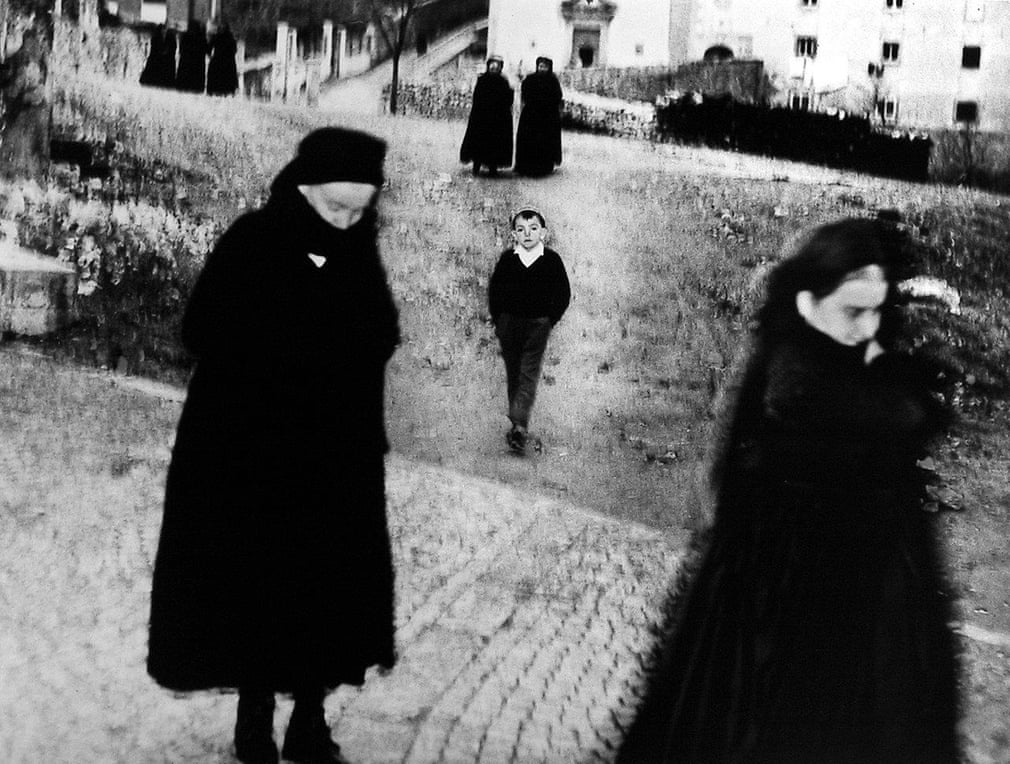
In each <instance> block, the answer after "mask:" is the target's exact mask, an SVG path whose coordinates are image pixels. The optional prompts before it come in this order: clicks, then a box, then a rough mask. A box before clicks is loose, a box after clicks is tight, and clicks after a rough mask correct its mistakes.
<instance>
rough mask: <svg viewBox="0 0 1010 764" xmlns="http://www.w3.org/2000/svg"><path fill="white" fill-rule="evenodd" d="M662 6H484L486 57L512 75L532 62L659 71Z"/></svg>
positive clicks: (544, 0)
mask: <svg viewBox="0 0 1010 764" xmlns="http://www.w3.org/2000/svg"><path fill="white" fill-rule="evenodd" d="M669 25H670V3H669V1H668V0H619V2H609V1H608V0H559V1H557V2H555V1H553V0H490V8H489V14H488V52H489V53H496V54H498V55H501V56H503V57H504V58H505V67H506V69H507V70H509V71H512V72H528V71H530V70H531V69H533V68H534V67H535V61H536V58H537V56H547V57H548V58H551V59H553V61H554V68H555V69H562V68H566V67H572V66H616V67H630V66H663V65H666V64H668V63H669V61H670V40H669V33H670V26H669Z"/></svg>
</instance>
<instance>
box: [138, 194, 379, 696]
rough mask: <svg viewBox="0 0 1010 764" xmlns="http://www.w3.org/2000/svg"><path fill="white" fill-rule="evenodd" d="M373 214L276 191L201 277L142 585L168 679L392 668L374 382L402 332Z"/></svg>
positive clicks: (159, 669) (195, 683)
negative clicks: (157, 527)
mask: <svg viewBox="0 0 1010 764" xmlns="http://www.w3.org/2000/svg"><path fill="white" fill-rule="evenodd" d="M374 221H375V218H374V214H373V213H369V215H367V216H366V218H365V219H364V220H362V221H361V222H360V223H358V224H356V225H355V226H353V227H352V228H351V229H349V230H348V231H344V232H342V231H339V230H337V229H335V228H332V227H330V226H329V225H327V224H326V223H325V222H323V221H322V219H321V218H319V217H318V216H317V215H316V213H315V212H314V211H312V209H311V208H310V207H309V206H308V204H307V203H306V202H305V200H304V199H303V198H302V197H301V196H300V195H299V194H298V193H297V191H295V190H293V189H292V188H276V187H275V190H274V193H273V195H272V197H271V199H270V202H269V203H268V204H267V206H266V207H265V208H264V209H263V210H261V211H257V212H253V213H250V214H247V215H245V216H243V217H242V218H240V219H239V220H238V221H236V222H235V224H234V225H233V226H232V227H231V228H230V229H229V230H228V231H227V232H226V233H225V234H224V235H223V236H222V238H221V240H220V242H219V243H218V245H217V247H216V248H215V250H214V251H213V253H212V254H211V255H210V257H209V259H208V260H207V263H206V266H205V268H204V270H203V272H202V274H201V275H200V277H199V280H198V282H197V284H196V287H195V290H194V292H193V296H192V299H191V301H190V303H189V306H188V308H187V310H186V314H185V320H184V327H183V341H184V343H185V345H186V347H187V348H188V349H189V350H190V351H191V352H192V353H194V354H195V355H196V357H197V359H198V361H197V366H196V369H195V372H194V374H193V378H192V381H191V382H190V386H189V394H188V397H187V400H186V404H185V407H184V409H183V412H182V417H181V420H180V422H179V428H178V433H177V436H176V441H175V447H174V450H173V452H172V461H171V466H170V468H169V473H168V482H167V491H166V497H165V509H164V521H163V525H162V530H161V539H160V543H159V546H158V553H157V559H156V562H155V569H154V582H153V591H152V598H151V620H150V639H149V655H148V671H149V672H150V674H151V675H152V676H153V677H154V679H155V680H157V681H158V682H159V683H160V684H162V685H163V686H165V687H169V688H172V689H176V690H194V689H202V688H234V687H240V686H243V685H255V686H259V687H269V688H272V689H274V690H277V691H291V690H294V689H296V688H299V687H306V686H308V687H320V686H325V687H335V686H336V685H338V684H342V683H359V684H360V683H361V682H362V681H363V673H364V671H365V669H366V668H367V667H369V666H371V665H375V664H382V665H386V666H391V665H392V664H393V661H394V651H393V570H392V564H391V557H390V548H389V537H388V532H387V526H386V515H385V493H384V473H383V460H384V454H385V452H386V450H387V448H388V445H387V441H386V437H385V431H384V422H383V382H384V370H385V364H386V361H387V360H388V358H389V357H390V355H391V354H392V352H393V349H394V347H395V346H396V344H397V343H398V341H399V334H398V328H397V317H396V309H395V306H394V303H393V301H392V298H391V295H390V292H389V288H388V286H387V283H386V277H385V273H384V270H383V268H382V265H381V262H380V260H379V256H378V253H377V251H376V245H375V230H374ZM309 253H313V254H317V255H323V256H326V257H327V260H326V262H325V265H323V266H322V267H317V266H316V265H315V264H314V263H313V261H312V260H311V259H310V258H309V257H308V255H309Z"/></svg>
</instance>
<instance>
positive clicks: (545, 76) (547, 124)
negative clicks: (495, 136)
mask: <svg viewBox="0 0 1010 764" xmlns="http://www.w3.org/2000/svg"><path fill="white" fill-rule="evenodd" d="M519 93H520V98H521V99H522V111H521V112H520V113H519V127H518V128H517V129H516V161H515V166H514V167H513V168H512V169H513V171H514V172H515V173H516V174H517V175H526V176H529V177H534V178H535V177H541V176H544V175H550V174H551V173H552V172H554V167H555V165H560V164H561V105H562V102H563V97H562V92H561V83H560V82H558V78H557V75H555V74H554V62H553V61H552V60H551V59H549V58H547V57H546V56H540V57H538V58H537V68H536V71H535V72H532V73H530V75H529V76H528V77H526V79H524V80H523V84H522V87H521V88H520V91H519Z"/></svg>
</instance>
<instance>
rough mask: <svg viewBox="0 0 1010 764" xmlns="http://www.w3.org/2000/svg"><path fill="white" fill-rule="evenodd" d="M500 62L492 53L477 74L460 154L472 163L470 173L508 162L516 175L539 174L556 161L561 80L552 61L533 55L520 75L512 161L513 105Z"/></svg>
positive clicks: (547, 171) (558, 161)
mask: <svg viewBox="0 0 1010 764" xmlns="http://www.w3.org/2000/svg"><path fill="white" fill-rule="evenodd" d="M503 65H504V61H503V60H502V58H501V57H500V56H491V57H489V58H488V61H487V71H485V72H484V73H483V74H481V75H480V76H479V77H478V78H477V84H476V85H475V86H474V89H473V102H472V105H471V108H470V118H469V120H468V122H467V126H466V133H465V134H464V135H463V145H462V146H461V147H460V150H459V159H460V161H461V162H464V163H470V162H472V163H473V173H474V175H479V174H480V172H481V170H482V169H484V168H486V169H487V172H488V174H489V175H492V176H493V175H497V174H498V171H499V169H501V168H507V167H510V166H511V167H512V171H513V172H514V173H515V174H516V175H525V176H528V177H533V178H536V177H543V176H545V175H550V174H551V173H552V172H554V168H555V167H557V166H558V165H560V164H561V105H562V95H561V83H560V82H558V78H557V75H555V74H554V62H553V61H552V60H551V59H550V58H547V57H546V56H541V57H539V58H537V61H536V70H535V71H533V72H531V73H530V74H529V75H527V76H526V77H524V78H523V80H522V85H521V87H520V98H521V102H522V109H521V111H520V113H519V127H518V129H517V130H516V133H515V162H514V163H513V157H512V153H513V141H512V105H513V103H514V100H515V91H514V90H513V89H512V85H511V84H509V81H508V80H507V79H506V78H505V75H504V74H503V73H502V67H503Z"/></svg>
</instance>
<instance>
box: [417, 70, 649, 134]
mask: <svg viewBox="0 0 1010 764" xmlns="http://www.w3.org/2000/svg"><path fill="white" fill-rule="evenodd" d="M397 98H398V101H397V104H398V106H399V110H400V113H401V114H407V115H418V116H422V117H428V118H430V119H466V118H467V116H469V114H470V103H471V93H470V91H469V90H463V89H461V88H460V87H459V86H457V85H456V84H454V83H434V84H423V83H416V82H411V83H400V87H399V91H398V96H397ZM562 109H563V112H562V122H563V124H564V126H565V128H567V129H570V130H587V131H590V132H595V133H602V134H606V135H620V136H627V137H634V138H645V139H652V138H654V137H655V135H656V128H655V121H656V117H655V110H654V109H653V108H652V107H651V106H648V107H640V108H639V107H635V106H633V105H631V104H627V103H624V102H621V101H616V100H614V99H606V98H600V97H594V96H592V95H587V94H581V93H568V94H566V96H565V100H564V103H563V106H562ZM517 111H518V99H517Z"/></svg>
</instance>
